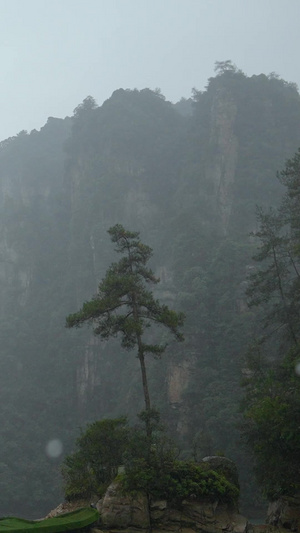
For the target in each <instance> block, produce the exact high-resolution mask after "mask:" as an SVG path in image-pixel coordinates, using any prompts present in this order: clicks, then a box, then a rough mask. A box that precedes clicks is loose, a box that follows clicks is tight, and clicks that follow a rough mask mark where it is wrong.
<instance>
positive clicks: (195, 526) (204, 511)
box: [97, 458, 248, 533]
mask: <svg viewBox="0 0 300 533" xmlns="http://www.w3.org/2000/svg"><path fill="white" fill-rule="evenodd" d="M208 459H213V458H207V464H209V461H208ZM220 459H224V458H220ZM230 463H231V461H230ZM226 466H228V465H226ZM97 509H98V511H99V512H100V515H101V525H100V527H101V529H102V530H109V531H111V530H122V531H124V530H125V531H128V532H129V531H130V532H132V531H133V530H142V531H149V529H150V528H151V530H152V531H153V532H155V533H160V532H162V531H164V532H165V533H168V532H170V533H171V532H172V533H174V532H177V531H178V532H179V531H180V532H184V533H193V532H199V531H201V532H206V533H222V532H224V531H228V532H232V533H246V532H247V528H248V522H247V519H246V518H244V517H243V516H241V515H240V514H239V513H238V511H237V509H236V508H235V507H232V506H229V505H224V504H221V503H220V502H218V501H214V502H208V501H205V500H203V501H199V500H193V499H190V500H184V501H183V502H182V505H181V506H180V508H174V507H172V506H171V505H170V504H169V503H168V502H167V501H165V500H161V501H154V502H148V500H147V498H146V496H145V495H143V494H141V493H140V494H136V495H135V496H134V497H133V496H128V495H126V494H124V493H123V492H122V489H121V485H120V482H119V481H114V482H113V483H112V484H111V485H110V486H109V488H108V490H107V492H106V494H105V496H104V498H103V500H100V501H99V502H98V504H97Z"/></svg>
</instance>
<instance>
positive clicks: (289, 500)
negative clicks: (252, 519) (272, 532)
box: [266, 493, 300, 531]
mask: <svg viewBox="0 0 300 533" xmlns="http://www.w3.org/2000/svg"><path fill="white" fill-rule="evenodd" d="M266 521H267V523H268V524H270V525H272V526H276V527H278V528H286V529H289V530H291V531H300V493H298V494H295V495H294V496H285V497H282V498H279V500H276V501H275V502H272V503H270V505H269V508H268V516H267V520H266Z"/></svg>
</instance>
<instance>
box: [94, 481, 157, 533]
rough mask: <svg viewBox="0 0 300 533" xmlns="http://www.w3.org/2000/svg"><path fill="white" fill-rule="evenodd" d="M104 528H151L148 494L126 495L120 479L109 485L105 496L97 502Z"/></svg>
mask: <svg viewBox="0 0 300 533" xmlns="http://www.w3.org/2000/svg"><path fill="white" fill-rule="evenodd" d="M97 509H98V511H99V512H100V515H101V527H102V528H104V529H126V528H132V527H133V528H139V529H149V524H150V518H149V510H148V501H147V498H146V496H144V495H143V494H141V493H139V494H137V495H136V496H135V497H133V496H130V495H127V494H126V495H125V494H124V493H123V492H122V490H121V484H120V482H119V481H118V480H115V481H113V482H112V483H111V484H110V486H109V487H108V489H107V491H106V493H105V496H104V498H103V499H102V500H100V502H98V504H97Z"/></svg>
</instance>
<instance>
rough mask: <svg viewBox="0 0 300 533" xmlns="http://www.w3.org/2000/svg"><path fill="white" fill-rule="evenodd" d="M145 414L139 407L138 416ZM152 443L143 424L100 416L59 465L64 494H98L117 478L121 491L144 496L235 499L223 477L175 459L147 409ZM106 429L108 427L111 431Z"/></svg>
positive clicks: (231, 486) (234, 489)
mask: <svg viewBox="0 0 300 533" xmlns="http://www.w3.org/2000/svg"><path fill="white" fill-rule="evenodd" d="M145 415H148V413H146V412H143V413H141V415H140V419H141V420H143V418H144V417H145ZM151 415H152V416H151V424H152V431H151V446H150V449H149V438H148V436H147V433H146V432H145V429H144V427H139V426H138V427H128V426H126V424H125V420H124V419H119V420H103V421H100V422H95V423H94V424H92V425H91V426H88V428H87V430H86V431H85V432H83V433H82V435H81V437H80V438H79V439H78V440H77V448H78V450H77V451H75V452H74V453H73V454H71V455H69V456H67V457H66V459H65V461H64V466H63V470H62V471H63V476H64V478H65V481H66V484H65V497H66V498H67V499H68V500H73V499H75V500H76V499H80V498H90V497H91V496H94V497H98V498H99V497H101V496H103V492H104V491H105V489H106V488H107V486H108V484H109V483H110V482H111V481H113V479H114V478H115V477H116V474H117V469H118V466H123V468H124V472H123V473H122V474H119V476H118V478H119V479H120V480H121V482H122V486H123V490H124V491H125V492H129V493H135V492H138V491H142V492H144V493H145V494H147V496H148V498H152V499H166V500H167V501H168V502H170V503H171V504H173V505H176V506H180V505H181V503H182V501H183V500H184V499H187V498H190V497H192V498H199V499H205V500H209V501H215V500H216V499H218V500H220V501H221V502H223V503H225V502H226V503H236V501H237V500H238V496H239V489H238V487H236V486H235V485H234V484H232V483H230V482H229V481H228V480H227V479H226V476H225V475H224V474H222V473H219V472H214V471H212V470H209V469H208V468H207V466H206V465H204V464H203V465H200V464H197V463H195V462H193V461H179V460H178V459H177V454H178V452H177V450H176V447H175V446H174V443H172V441H171V440H170V439H168V438H167V436H166V434H165V432H164V430H163V428H162V426H161V425H160V424H159V415H158V413H157V412H154V411H153V412H152V413H151ZM110 430H111V432H110Z"/></svg>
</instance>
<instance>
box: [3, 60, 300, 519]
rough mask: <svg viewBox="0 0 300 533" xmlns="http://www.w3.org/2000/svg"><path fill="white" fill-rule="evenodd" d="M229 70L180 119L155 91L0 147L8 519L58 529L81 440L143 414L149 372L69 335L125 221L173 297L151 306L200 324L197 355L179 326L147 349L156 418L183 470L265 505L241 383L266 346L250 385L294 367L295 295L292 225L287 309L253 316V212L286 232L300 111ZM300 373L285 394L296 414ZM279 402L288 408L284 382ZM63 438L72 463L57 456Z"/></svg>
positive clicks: (85, 334)
mask: <svg viewBox="0 0 300 533" xmlns="http://www.w3.org/2000/svg"><path fill="white" fill-rule="evenodd" d="M216 67H217V70H216V76H214V77H212V78H211V79H209V80H208V85H207V88H206V89H205V90H203V91H201V92H200V91H197V90H195V91H194V92H193V96H192V98H191V99H189V100H187V101H186V102H184V101H183V102H181V106H178V105H177V106H176V105H173V104H171V103H170V102H167V101H166V100H165V99H164V98H163V97H162V95H161V94H159V93H158V92H155V91H151V90H149V89H144V90H123V89H118V90H117V91H115V92H114V93H113V94H112V96H111V97H110V98H109V99H108V100H107V101H106V102H104V103H103V104H102V105H100V106H97V104H96V102H95V101H94V100H93V98H91V97H88V98H86V99H85V100H84V101H83V102H82V104H79V106H78V107H77V108H76V110H75V112H74V116H73V117H70V118H66V119H64V120H60V119H53V118H50V119H49V120H48V121H47V124H46V125H45V126H44V127H43V128H42V129H41V130H40V131H33V132H31V133H29V134H27V133H26V132H21V133H20V134H19V135H17V136H16V137H13V138H11V139H7V140H6V141H3V142H2V143H1V145H0V181H1V190H0V205H1V209H0V259H1V261H0V290H1V305H0V335H1V357H0V369H1V372H0V398H1V406H2V407H1V410H0V445H1V450H2V452H1V461H0V477H1V502H0V514H1V515H9V514H11V515H16V514H22V515H23V516H28V517H30V518H31V517H37V518H38V517H40V516H43V515H45V514H47V512H49V509H51V508H54V507H55V506H56V505H57V504H58V503H60V501H61V500H62V498H63V493H62V489H61V484H62V483H61V476H60V463H61V462H62V461H63V460H64V457H65V456H69V455H70V454H71V451H72V449H73V445H74V442H75V440H76V438H77V436H78V435H77V432H78V427H83V428H86V427H87V424H92V423H93V422H94V421H95V420H103V419H118V418H119V417H120V416H121V415H122V414H124V413H126V414H127V415H128V420H129V423H130V424H133V421H134V420H135V417H136V413H137V412H139V411H141V410H142V409H143V408H144V395H143V388H142V380H141V379H140V374H141V370H140V361H139V359H138V358H136V357H135V356H134V355H131V354H128V353H127V348H126V347H122V345H121V343H120V342H119V341H120V340H121V336H120V337H119V338H112V337H110V340H109V342H108V341H104V342H100V340H101V336H100V335H96V336H94V335H92V331H91V329H90V328H85V327H82V328H79V329H76V328H75V327H73V328H72V330H66V329H65V327H64V321H65V317H66V316H68V315H70V313H73V312H74V310H78V309H80V308H81V306H82V302H85V301H90V300H91V295H93V294H95V293H96V292H97V287H98V285H99V282H100V280H101V279H102V280H104V279H105V276H106V273H107V272H108V270H109V268H110V265H111V264H112V262H114V261H115V257H116V256H115V254H114V252H113V247H114V246H110V245H109V244H110V241H109V237H108V235H107V231H106V229H107V228H109V227H114V226H115V225H116V224H117V223H119V224H121V225H122V226H123V227H124V228H135V229H137V230H139V231H140V232H141V233H140V235H141V237H142V242H145V243H147V244H149V245H150V246H151V248H153V250H155V255H154V256H152V257H151V268H152V269H153V272H155V277H156V276H157V277H159V278H160V280H161V281H160V283H159V284H156V283H154V285H151V284H150V285H148V287H147V289H149V287H150V289H151V290H153V297H154V299H158V300H159V302H160V305H167V306H168V307H169V308H170V309H175V310H180V311H182V312H183V313H184V314H185V316H186V319H185V324H184V328H185V329H184V335H185V342H184V343H177V342H173V341H172V342H171V341H170V337H172V334H171V335H170V334H169V332H168V328H164V327H162V328H161V330H160V328H158V329H156V327H153V328H146V330H145V335H146V337H145V339H144V342H145V344H149V345H152V344H153V345H156V344H158V345H159V346H164V345H165V343H168V346H167V348H166V350H165V352H164V355H163V357H162V358H161V359H160V360H159V361H157V360H156V358H155V357H151V354H146V356H145V359H146V366H147V382H148V386H149V390H150V396H151V404H150V405H152V406H156V407H157V408H158V409H159V411H160V413H161V418H162V420H167V421H168V429H169V431H170V434H171V435H172V437H173V438H174V440H175V441H176V443H177V444H178V447H179V448H180V450H181V457H182V458H183V459H188V458H190V457H194V458H197V459H199V460H200V459H201V458H202V457H204V456H205V455H213V454H216V453H218V452H220V453H223V454H224V455H225V456H226V457H229V458H230V459H232V460H233V461H234V462H235V463H236V464H237V466H238V469H239V478H240V483H241V496H242V506H243V508H244V510H245V513H246V507H247V505H248V504H250V505H252V502H253V501H254V500H255V499H256V497H257V495H258V489H257V486H256V485H255V484H254V481H253V475H252V466H253V459H252V457H251V455H250V452H248V451H245V449H244V448H243V447H242V446H241V441H240V431H239V424H241V423H242V414H241V412H240V410H239V405H240V401H241V398H242V396H243V390H242V389H241V386H240V381H241V371H244V370H245V366H246V365H245V354H246V350H247V346H248V345H249V343H251V341H252V340H253V339H254V338H257V337H259V335H260V334H262V335H263V336H265V342H264V343H263V345H260V352H259V354H256V355H255V354H254V355H253V365H254V367H255V369H254V370H253V372H254V374H253V379H256V377H257V376H258V375H261V376H262V377H263V376H265V378H266V380H267V379H269V378H268V377H267V374H268V372H269V371H270V372H271V374H276V375H277V369H276V368H275V367H274V363H275V361H276V360H278V362H279V361H281V362H282V364H283V365H284V364H287V365H288V353H289V350H290V348H291V347H293V346H294V345H295V343H294V341H293V340H292V337H291V334H292V333H291V331H292V330H293V332H294V333H295V335H296V337H297V338H298V334H299V331H298V328H299V321H297V319H296V314H294V309H296V308H298V289H297V284H296V280H297V274H296V272H295V269H294V267H292V264H291V263H289V262H288V257H289V255H288V254H289V253H290V251H289V250H288V248H285V244H284V239H283V237H284V235H285V233H284V232H285V229H284V227H283V226H282V227H281V230H280V238H281V239H282V241H281V244H280V246H279V244H278V246H277V245H276V254H277V257H278V258H279V260H280V261H279V266H280V269H281V270H280V271H281V277H282V280H283V282H284V283H283V289H284V297H285V301H286V307H284V305H283V300H282V299H281V297H280V295H279V292H278V290H275V291H273V293H272V296H271V298H270V299H269V300H268V301H266V302H262V303H261V304H259V305H254V306H252V307H250V308H248V306H247V298H246V297H245V289H246V287H247V281H246V280H247V277H248V274H249V272H255V271H254V267H253V261H252V259H251V258H252V256H253V254H255V252H256V242H255V239H254V237H253V236H252V237H249V233H250V232H251V231H255V230H256V229H257V228H258V225H257V222H256V217H255V206H256V205H261V206H262V212H263V214H264V216H269V214H270V213H269V212H268V207H269V206H271V207H272V209H273V213H274V214H275V215H276V217H277V214H278V213H277V208H278V206H279V205H280V202H281V198H282V194H283V193H284V191H285V190H286V186H285V180H286V179H287V180H289V176H288V175H287V176H286V177H285V176H283V177H282V179H280V180H277V179H276V171H277V170H278V169H280V168H283V166H284V161H285V160H286V159H287V158H292V155H293V154H294V153H295V151H296V150H297V148H298V147H299V146H300V96H299V93H298V90H297V87H296V86H295V85H294V84H291V83H288V82H286V81H284V80H282V79H280V78H279V77H278V76H275V75H274V74H271V75H265V74H258V75H254V76H247V74H246V73H243V72H241V71H240V70H239V69H238V68H236V67H235V66H234V65H233V64H232V63H231V62H227V61H225V62H219V63H217V64H216ZM291 162H292V164H291V170H292V167H293V165H295V162H293V159H291ZM291 181H292V174H291ZM294 200H296V196H295V197H294V198H293V201H294ZM291 201H292V199H291ZM289 202H290V200H289ZM295 205H296V204H295ZM286 213H287V211H286ZM270 217H271V214H270ZM271 222H272V220H271V218H270V223H271ZM268 224H269V222H268ZM280 224H281V222H280ZM271 225H272V224H271ZM293 225H294V223H293ZM286 228H288V224H287V225H286ZM287 237H289V233H288V232H287ZM134 240H135V239H134ZM287 242H288V241H287ZM280 250H282V253H281V251H280ZM296 250H297V246H296V247H295V250H292V252H293V253H292V256H291V257H293V258H295V257H296V256H295V253H296ZM298 259H299V256H297V261H298ZM267 261H270V263H269V266H270V269H271V270H270V275H271V274H272V278H271V277H270V276H269V280H270V279H272V283H273V281H274V280H275V279H276V278H275V275H273V274H274V272H275V271H274V268H273V267H272V261H271V257H270V258H268V259H267ZM148 264H150V262H149V263H148ZM255 264H256V265H258V266H259V270H260V265H262V264H263V263H262V262H256V263H255ZM295 264H296V265H297V264H298V263H295ZM290 267H291V268H290ZM146 268H148V267H147V265H146ZM272 269H273V270H272ZM288 271H289V274H288V273H287V272H288ZM265 279H266V282H267V278H265ZM262 283H263V279H262ZM273 285H274V284H273ZM146 286H147V284H146ZM260 287H262V285H261V284H260ZM266 289H267V290H269V289H271V285H269V286H268V285H266ZM269 294H270V295H271V293H270V292H269ZM248 298H249V299H250V295H249V296H248ZM251 298H252V296H251ZM253 298H258V293H256V294H255V295H254V294H253ZM275 304H276V306H275ZM267 316H268V317H269V326H267V329H264V330H263V331H262V328H261V326H262V324H263V322H264V319H265V318H267ZM283 318H284V325H283V322H281V320H282V319H283ZM276 328H277V329H276ZM271 329H274V330H275V329H276V331H277V332H276V331H274V332H273V334H272V335H271V336H270V335H269V333H271ZM281 333H284V334H285V338H283V336H281ZM156 335H157V337H156ZM287 338H288V339H289V340H288V341H287ZM134 352H135V349H133V354H134ZM293 353H294V355H293V359H295V360H296V359H297V356H296V352H293ZM264 354H266V357H265V356H264ZM275 354H276V355H275ZM270 355H271V356H272V361H270V368H269V369H268V365H267V362H268V359H269V356H270ZM285 357H286V358H287V359H286V362H285V359H284V358H285ZM265 358H266V359H267V361H265ZM260 361H261V365H260V367H259V368H258V367H257V365H258V364H259V362H260ZM280 364H281V363H280ZM292 366H293V365H292V364H291V366H290V368H291V375H290V379H288V381H287V388H286V394H288V391H291V397H294V399H293V404H294V405H296V403H295V402H296V400H295V397H296V392H292V391H295V390H296V389H295V387H296V383H297V381H296V382H295V383H294V384H293V385H292V386H291V380H292ZM278 372H279V370H278ZM279 374H280V372H279ZM246 376H248V377H251V374H246ZM251 387H252V386H251V385H250V384H249V394H250V389H251ZM255 387H257V388H258V389H260V390H261V391H262V395H263V394H264V392H263V391H264V390H265V389H266V388H267V381H266V386H265V388H264V386H263V384H262V387H261V388H260V387H258V385H257V384H256V386H255V383H254V381H253V387H252V392H251V394H254V392H255ZM274 387H275V385H274ZM282 387H283V388H284V384H283V385H282ZM275 388H276V390H277V389H278V390H279V392H278V395H279V396H280V397H281V395H282V394H283V392H284V391H283V390H281V389H280V387H279V382H278V384H277V385H276V387H275ZM276 394H277V393H276ZM283 400H284V401H283V402H282V403H284V404H286V403H287V404H288V405H289V401H290V400H289V398H287V399H286V398H284V397H283ZM249 402H250V403H249V408H250V406H251V405H252V403H251V402H252V399H251V397H250V398H249ZM253 402H254V399H253ZM291 413H292V410H291ZM291 420H292V418H291ZM248 422H249V424H250V423H251V424H252V422H251V419H248ZM153 431H154V430H153ZM56 438H57V439H60V440H61V442H62V445H63V453H62V455H61V456H59V457H56V458H55V457H52V456H50V457H49V455H47V444H48V442H49V441H50V440H51V439H56ZM278 442H281V440H279V441H278ZM291 442H292V441H291ZM293 442H294V441H293ZM293 446H294V444H293ZM261 471H263V470H261ZM24 494H30V498H24Z"/></svg>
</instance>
